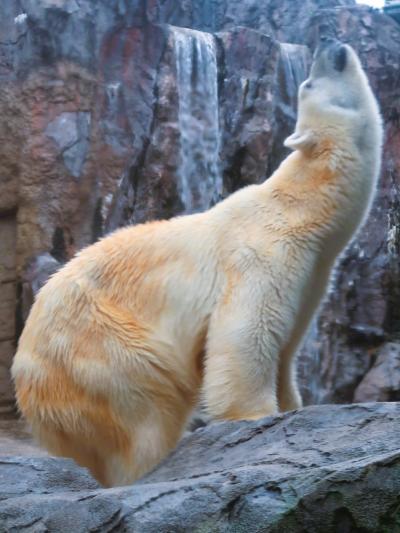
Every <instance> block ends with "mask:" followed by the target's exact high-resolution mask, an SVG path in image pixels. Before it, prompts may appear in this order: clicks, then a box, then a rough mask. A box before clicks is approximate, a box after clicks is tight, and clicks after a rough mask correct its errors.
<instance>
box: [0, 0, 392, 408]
mask: <svg viewBox="0 0 400 533" xmlns="http://www.w3.org/2000/svg"><path fill="white" fill-rule="evenodd" d="M326 33H329V34H332V35H336V36H338V37H339V38H341V39H342V40H344V41H346V42H349V43H350V44H352V45H353V46H354V47H355V48H356V49H357V51H358V52H359V54H360V56H361V59H362V61H363V64H364V66H365V68H366V71H367V74H368V76H369V78H370V80H371V83H372V85H373V87H374V89H375V91H376V93H377V95H378V99H379V101H380V103H381V108H382V113H383V117H384V121H385V126H386V142H385V153H384V162H383V170H382V179H381V182H380V187H379V193H378V196H377V200H376V202H375V206H374V209H373V211H372V213H371V216H370V218H369V220H368V222H367V224H366V225H365V228H364V229H363V231H362V232H361V233H360V235H359V237H358V238H357V239H356V240H355V241H354V243H353V244H352V246H351V247H350V248H349V249H348V251H347V253H346V254H345V255H344V256H343V259H342V260H341V261H340V263H339V266H338V269H337V275H336V278H335V280H334V282H333V283H332V286H331V291H330V293H329V296H328V298H327V301H326V304H325V306H324V307H323V308H322V310H321V313H320V315H319V317H318V319H317V321H316V322H315V324H314V326H313V328H312V331H311V335H310V337H309V339H308V341H307V342H306V344H305V347H304V349H303V351H302V354H301V365H300V367H301V368H300V371H301V380H302V390H303V396H304V398H305V400H306V402H307V403H318V402H323V401H335V402H348V401H353V400H354V398H355V391H356V389H357V387H358V385H359V384H360V382H361V381H362V380H363V378H364V376H365V375H366V373H368V372H369V370H370V369H371V368H372V367H373V366H374V365H375V363H376V361H377V359H378V358H379V357H384V356H381V355H380V354H382V353H383V354H387V353H389V351H390V350H386V349H385V344H387V343H391V342H396V341H397V339H398V337H399V335H400V315H399V306H398V301H399V298H400V282H399V279H400V271H399V264H400V260H399V256H400V232H399V230H398V228H399V225H400V220H399V213H400V176H399V165H400V162H399V154H398V149H397V146H398V144H399V141H400V139H399V135H400V133H399V131H400V130H399V123H398V117H399V116H400V104H399V99H398V65H399V64H400V26H399V25H398V24H396V22H395V21H394V20H392V19H391V18H390V17H388V16H385V15H383V14H381V13H379V12H378V11H376V10H372V9H369V8H367V7H365V6H360V5H356V4H355V2H354V1H353V0H334V1H332V0H307V1H304V2H300V3H299V2H293V1H291V0H265V1H264V2H260V1H259V0H245V1H243V0H241V1H237V0H230V1H229V2H228V1H227V0H219V1H214V0H213V1H209V0H207V1H205V0H189V1H188V0H163V1H161V0H151V1H150V0H147V1H142V0H132V1H129V2H127V1H119V2H109V1H107V0H99V1H98V2H92V1H91V0H80V1H79V2H77V1H76V0H38V1H36V2H24V3H21V2H19V1H18V0H4V1H3V2H2V16H1V18H0V114H1V117H2V120H1V121H0V243H1V250H2V253H1V257H0V284H1V288H0V290H1V294H2V298H1V300H0V416H4V414H5V413H6V412H10V411H11V410H12V408H13V392H12V387H11V384H10V379H9V366H10V364H11V360H12V356H13V353H14V351H15V344H16V340H17V338H18V335H19V334H20V332H21V329H22V327H23V324H24V320H25V318H26V315H27V313H28V311H29V307H30V305H31V302H32V300H33V297H34V293H35V290H36V289H37V287H39V286H40V285H41V284H42V283H43V281H44V280H45V278H46V275H48V274H49V273H50V272H52V271H54V270H55V269H56V268H58V266H59V265H60V264H62V263H64V262H65V261H67V260H68V259H70V258H71V257H72V256H73V254H74V253H75V252H76V251H77V250H79V249H80V248H82V247H83V246H85V245H87V244H90V243H91V242H93V241H95V240H96V239H98V238H99V237H101V236H102V235H103V234H104V233H107V232H109V231H112V230H113V229H115V228H117V227H119V226H122V225H126V224H130V223H138V222H143V221H146V220H149V219H154V218H168V217H171V216H173V215H176V214H181V213H186V212H191V211H196V210H202V209H207V208H208V207H209V206H210V205H212V204H213V203H214V202H216V201H218V200H219V199H220V198H221V197H224V196H226V195H227V194H229V193H230V192H232V191H234V190H236V189H238V188H240V187H242V186H244V185H246V184H249V183H259V182H261V181H262V180H264V179H265V178H266V177H268V176H269V175H270V174H271V172H272V171H273V170H274V169H275V168H276V167H277V165H278V164H279V162H280V161H281V159H282V158H283V157H284V156H285V154H286V153H287V151H286V150H285V149H284V148H283V140H284V138H285V137H286V136H287V135H288V134H289V133H290V132H291V131H292V129H293V126H294V122H295V113H296V109H295V107H296V92H297V87H298V85H299V83H300V82H301V81H302V80H303V79H304V78H305V76H306V73H307V70H308V66H309V63H310V58H311V53H312V51H313V49H314V47H315V45H316V44H317V42H318V39H319V36H320V35H321V34H326ZM193 117H194V118H195V120H193ZM396 372H397V371H396ZM373 376H374V374H371V375H370V379H372V378H373ZM363 390H365V389H363V388H361V389H358V392H357V398H358V399H364V398H363V397H362V396H360V395H362V391H363ZM394 394H396V392H394Z"/></svg>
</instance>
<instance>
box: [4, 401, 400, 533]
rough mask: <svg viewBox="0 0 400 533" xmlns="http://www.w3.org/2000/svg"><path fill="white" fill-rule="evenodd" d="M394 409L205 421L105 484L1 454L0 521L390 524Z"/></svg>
mask: <svg viewBox="0 0 400 533" xmlns="http://www.w3.org/2000/svg"><path fill="white" fill-rule="evenodd" d="M399 416H400V404H398V403H380V404H379V403H377V404H354V405H342V406H332V405H330V406H329V405H324V406H315V407H309V408H306V409H303V410H300V411H297V412H296V411H295V412H291V413H287V414H285V415H279V416H276V417H268V418H264V419H261V420H259V421H257V422H225V423H218V424H214V425H210V426H208V427H206V428H202V429H199V430H197V431H195V432H194V433H193V434H191V435H189V436H188V437H186V438H185V439H184V440H183V441H182V442H181V443H180V445H179V446H178V448H177V450H176V451H175V452H173V453H172V454H171V456H170V457H168V458H167V459H166V460H165V461H164V463H162V464H161V465H160V466H159V467H158V468H156V469H155V470H154V471H153V472H152V473H150V474H149V475H148V476H147V477H145V478H144V479H142V480H141V481H139V482H137V483H136V484H134V485H133V486H130V487H121V488H115V489H100V488H99V487H98V485H97V484H96V482H95V481H93V480H92V479H91V478H90V477H89V476H88V474H87V473H86V471H85V470H84V469H81V468H79V467H77V466H76V465H74V464H73V463H72V462H71V461H68V460H64V459H56V458H26V457H2V458H1V460H0V480H1V483H0V531H4V532H6V531H22V530H24V531H27V532H37V531H47V532H49V533H52V532H54V533H63V532H65V533H70V532H72V531H73V532H74V533H80V532H82V533H84V532H87V531H101V532H106V531H131V532H140V533H155V532H157V533H167V532H168V533H170V532H174V533H175V532H180V533H183V532H190V533H194V532H198V533H200V532H202V533H205V532H220V533H223V532H238V533H239V532H246V533H253V532H254V533H255V532H263V533H269V532H271V533H272V532H274V533H278V532H281V531H285V532H290V533H296V532H298V533H300V532H304V531H307V532H308V531H310V532H313V533H331V532H332V533H333V532H335V533H345V532H349V533H350V532H356V531H359V532H363V533H367V532H374V533H383V532H388V533H389V532H396V531H399V525H400V514H399V504H400V426H399Z"/></svg>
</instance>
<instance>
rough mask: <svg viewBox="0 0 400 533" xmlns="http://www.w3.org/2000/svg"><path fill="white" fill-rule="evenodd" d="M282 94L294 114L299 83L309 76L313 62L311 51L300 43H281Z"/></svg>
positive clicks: (289, 111)
mask: <svg viewBox="0 0 400 533" xmlns="http://www.w3.org/2000/svg"><path fill="white" fill-rule="evenodd" d="M280 49H281V72H282V77H283V80H282V81H283V83H281V91H282V95H283V97H284V99H285V103H286V104H287V106H288V109H287V112H288V113H289V114H292V115H294V112H295V110H296V109H297V92H298V89H299V85H300V84H301V83H302V82H303V81H304V80H305V79H306V78H307V75H308V69H309V65H310V63H311V57H310V51H309V49H308V48H307V46H303V45H300V44H289V43H281V44H280Z"/></svg>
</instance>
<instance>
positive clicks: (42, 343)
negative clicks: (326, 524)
mask: <svg viewBox="0 0 400 533" xmlns="http://www.w3.org/2000/svg"><path fill="white" fill-rule="evenodd" d="M285 143H286V145H287V146H288V147H290V148H291V149H293V153H292V154H291V155H290V156H289V157H287V159H286V160H285V161H283V163H282V164H281V166H280V167H279V168H278V170H277V171H276V172H275V173H274V174H273V175H272V176H271V177H270V178H269V179H268V180H266V181H265V182H264V183H262V184H260V185H252V186H249V187H246V188H244V189H242V190H240V191H238V192H236V193H235V194H233V195H231V196H230V197H229V198H227V199H226V200H224V201H222V202H221V203H219V204H218V205H216V206H214V207H213V208H212V209H210V210H209V211H207V212H205V213H200V214H193V215H189V216H182V217H178V218H175V219H172V220H169V221H158V222H151V223H147V224H143V225H139V226H135V227H127V228H124V229H121V230H118V231H116V232H115V233H113V234H111V235H109V236H107V237H106V238H104V239H102V240H101V241H99V242H97V243H96V244H94V245H92V246H89V247H88V248H86V249H84V250H83V251H81V252H80V253H79V254H78V255H77V256H76V257H75V258H74V259H72V260H71V261H70V262H69V263H68V264H67V265H65V266H64V267H63V268H62V269H61V270H60V271H59V272H57V273H56V274H55V275H54V276H53V277H52V278H51V279H50V281H49V282H48V283H47V284H46V285H45V286H44V287H43V288H42V289H41V291H40V293H39V295H38V297H37V300H36V302H35V304H34V305H33V307H32V310H31V313H30V316H29V318H28V320H27V323H26V326H25V329H24V331H23V333H22V336H21V338H20V341H19V347H18V352H17V354H16V356H15V360H14V363H13V367H12V373H13V377H14V380H15V386H16V393H17V401H18V405H19V408H20V410H21V412H22V413H23V414H24V415H25V417H26V418H27V419H28V421H29V422H30V423H31V425H32V428H33V431H34V433H35V434H36V435H37V437H38V439H39V440H40V442H42V443H43V444H44V445H45V446H46V447H47V448H48V449H49V450H50V452H52V453H55V454H59V455H64V456H68V457H72V458H74V459H75V460H76V461H77V462H78V463H79V464H81V465H84V466H86V467H88V468H89V469H90V471H91V472H92V474H93V475H94V476H95V477H96V478H97V479H98V480H99V481H100V482H101V483H102V484H103V485H105V486H115V485H122V484H128V483H131V482H133V481H134V480H135V479H137V478H139V477H141V476H142V475H143V474H144V473H146V472H147V471H148V470H149V469H151V468H152V467H154V466H155V465H156V464H157V463H158V462H159V461H160V460H161V459H162V458H163V457H165V455H166V454H167V453H168V452H169V451H170V450H172V449H173V448H174V446H175V445H176V443H177V441H178V439H179V438H180V436H181V433H182V430H183V428H184V426H185V423H186V421H187V418H188V416H189V414H190V413H191V411H192V409H193V407H194V406H195V405H196V403H197V402H198V400H199V398H200V397H202V399H203V402H204V404H205V405H206V407H207V408H208V410H209V412H210V414H211V415H212V416H213V417H214V418H215V419H230V420H239V419H257V418H260V417H263V416H266V415H271V414H274V413H276V412H278V411H279V410H281V411H286V410H290V409H295V408H298V407H300V406H301V398H300V394H299V390H298V387H297V384H296V370H295V358H294V355H295V352H296V349H297V347H298V346H299V343H300V342H301V339H302V337H303V335H304V333H305V331H306V329H307V326H308V325H309V322H310V319H311V318H312V316H313V314H314V313H315V311H316V309H317V307H318V305H319V303H320V301H321V298H322V297H323V295H324V291H325V290H326V286H327V283H328V280H329V276H330V273H331V271H332V267H333V265H334V263H335V259H336V258H337V256H338V254H340V252H341V251H342V250H343V248H344V247H345V246H346V244H347V243H348V242H349V240H350V239H351V238H352V236H353V235H354V233H355V231H356V230H357V228H358V227H359V226H360V224H361V223H362V222H363V220H364V219H365V217H366V214H367V213H368V209H369V207H370V204H371V200H372V197H373V193H374V190H375V186H376V181H377V177H378V174H379V168H380V159H381V145H382V124H381V119H380V115H379V111H378V106H377V103H376V101H375V98H374V96H373V94H372V91H371V89H370V87H369V84H368V81H367V78H366V76H365V74H364V72H363V70H362V68H361V66H360V62H359V60H358V58H357V56H356V54H355V52H354V51H353V50H352V48H350V47H349V46H347V45H344V44H341V43H339V42H337V41H334V40H326V41H325V42H323V43H322V44H321V45H320V46H319V48H318V50H317V52H316V54H315V58H314V62H313V65H312V68H311V73H310V77H309V79H308V80H306V81H305V82H304V83H303V84H302V85H301V87H300V89H299V115H298V121H297V125H296V130H295V133H294V134H293V135H291V136H290V137H289V138H288V139H287V140H286V142H285Z"/></svg>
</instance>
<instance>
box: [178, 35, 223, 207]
mask: <svg viewBox="0 0 400 533" xmlns="http://www.w3.org/2000/svg"><path fill="white" fill-rule="evenodd" d="M173 35H174V48H175V55H176V69H177V83H178V97H179V108H178V123H179V131H180V149H179V150H180V153H179V155H180V163H179V168H178V192H179V195H180V198H181V200H182V203H183V205H184V206H185V209H184V211H185V213H193V212H196V211H203V210H205V209H208V208H209V207H210V206H211V205H213V204H214V203H216V202H217V201H218V199H219V198H220V197H221V194H222V177H221V174H220V169H219V148H220V131H219V114H218V83H217V57H216V45H215V39H214V37H213V36H212V35H211V34H209V33H204V32H199V31H195V30H188V29H185V28H173Z"/></svg>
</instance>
